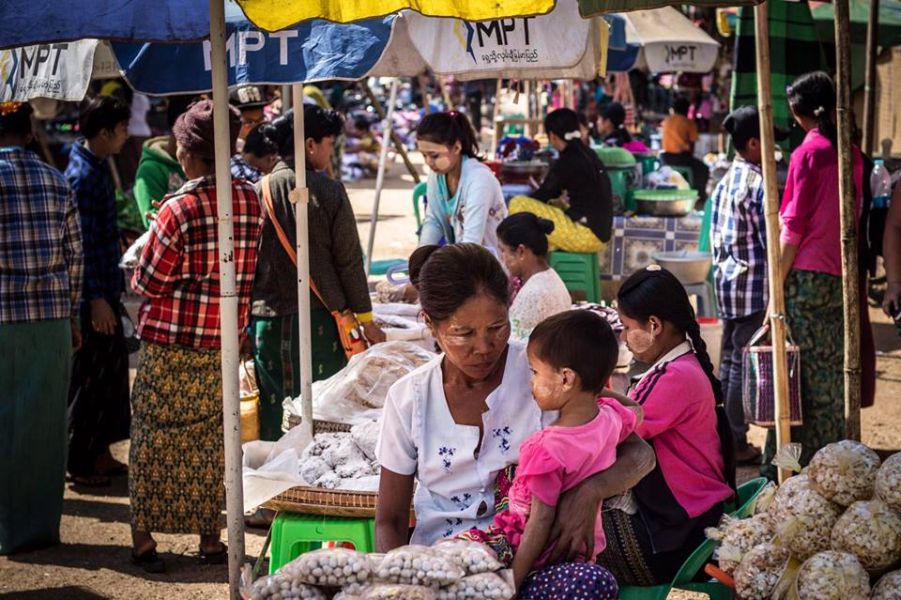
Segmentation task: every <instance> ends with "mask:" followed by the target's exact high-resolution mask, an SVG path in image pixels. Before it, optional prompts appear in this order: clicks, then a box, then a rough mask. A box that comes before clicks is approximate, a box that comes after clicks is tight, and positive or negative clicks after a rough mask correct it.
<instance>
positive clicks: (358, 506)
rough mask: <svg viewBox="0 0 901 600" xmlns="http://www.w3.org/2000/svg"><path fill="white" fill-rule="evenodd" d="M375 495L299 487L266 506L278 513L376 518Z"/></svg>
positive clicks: (280, 495) (374, 493)
mask: <svg viewBox="0 0 901 600" xmlns="http://www.w3.org/2000/svg"><path fill="white" fill-rule="evenodd" d="M378 497H379V495H378V493H376V492H354V491H349V490H324V489H321V488H312V487H304V486H298V487H293V488H291V489H289V490H287V491H285V492H282V493H281V494H279V495H278V496H276V497H275V498H272V499H271V500H269V501H268V502H266V504H265V505H264V506H265V507H266V508H270V509H273V510H278V511H287V512H294V513H302V514H305V515H322V516H326V517H356V518H368V519H372V518H375V505H376V502H377V501H378Z"/></svg>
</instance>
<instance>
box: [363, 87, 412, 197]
mask: <svg viewBox="0 0 901 600" xmlns="http://www.w3.org/2000/svg"><path fill="white" fill-rule="evenodd" d="M360 83H361V84H362V87H363V92H364V93H365V94H366V97H367V98H369V101H370V102H371V103H372V106H373V108H375V112H376V114H378V116H379V118H380V119H382V120H385V109H384V108H382V104H381V103H380V102H379V100H378V98H376V97H375V93H374V92H373V91H372V88H371V87H369V84H368V83H366V80H365V79H364V80H363V81H361V82H360ZM391 141H392V142H394V147H395V148H397V153H398V154H400V157H401V159H403V161H404V165H406V167H407V171H409V172H410V175H412V176H413V181H415V182H416V183H419V182H420V181H422V178H421V177H420V176H419V171H417V170H416V167H415V166H413V162H412V161H411V160H410V155H409V153H408V152H407V149H406V148H405V147H404V143H403V141H402V140H401V139H400V137H399V136H398V135H397V132H396V131H394V129H391Z"/></svg>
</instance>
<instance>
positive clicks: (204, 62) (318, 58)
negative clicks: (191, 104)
mask: <svg viewBox="0 0 901 600" xmlns="http://www.w3.org/2000/svg"><path fill="white" fill-rule="evenodd" d="M394 19H395V17H394V16H393V15H391V16H387V17H383V18H375V19H366V20H364V21H358V22H356V23H348V24H337V23H332V22H329V21H324V20H321V19H315V20H312V21H305V22H303V23H300V24H298V25H296V26H294V27H292V28H290V29H285V30H282V31H276V32H266V31H262V30H260V29H259V28H258V27H257V26H255V25H253V24H252V23H251V22H250V21H248V20H247V19H246V18H245V17H244V14H243V13H242V12H241V10H240V9H239V8H238V6H237V5H236V4H233V3H231V2H228V3H226V5H225V23H226V52H227V56H228V69H227V72H228V85H229V86H230V87H232V86H237V85H245V84H256V85H264V84H276V85H282V84H293V83H298V82H308V83H309V82H315V81H324V80H329V79H344V80H357V79H360V78H362V77H364V76H365V75H366V74H367V73H368V72H369V70H370V69H371V68H372V67H373V66H374V65H375V64H376V62H377V61H378V60H379V58H380V57H381V56H382V53H383V52H384V51H385V48H386V46H387V45H388V41H389V40H390V38H391V30H392V25H393V23H394ZM113 51H114V52H115V54H116V58H117V59H118V61H119V66H120V67H121V69H122V72H123V75H124V76H125V78H126V79H127V80H128V82H129V83H130V84H131V85H132V87H134V89H136V90H138V91H140V92H143V93H145V94H151V95H164V94H183V93H200V92H206V91H209V90H210V89H211V88H212V78H211V61H210V43H209V42H208V41H198V42H194V43H181V44H159V43H148V44H135V43H115V44H113Z"/></svg>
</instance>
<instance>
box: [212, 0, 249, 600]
mask: <svg viewBox="0 0 901 600" xmlns="http://www.w3.org/2000/svg"><path fill="white" fill-rule="evenodd" d="M210 46H211V51H210V57H211V62H212V72H213V73H212V74H213V128H214V129H213V131H214V136H215V138H214V139H215V146H216V147H215V159H216V209H217V217H218V225H219V231H218V245H219V310H220V317H219V326H220V335H221V340H222V343H221V346H222V424H223V431H224V436H225V440H224V441H225V494H226V512H227V516H228V589H229V596H230V597H231V598H232V599H233V600H236V599H237V598H239V597H240V596H239V594H238V587H239V584H240V580H241V566H242V564H243V563H244V488H243V480H242V475H241V398H240V395H239V393H240V392H239V386H238V362H239V344H238V293H237V278H236V275H235V260H234V259H235V238H234V225H233V222H232V188H231V173H230V172H229V159H230V158H231V134H230V127H229V106H228V74H227V73H226V62H225V60H226V55H225V5H224V3H223V0H210Z"/></svg>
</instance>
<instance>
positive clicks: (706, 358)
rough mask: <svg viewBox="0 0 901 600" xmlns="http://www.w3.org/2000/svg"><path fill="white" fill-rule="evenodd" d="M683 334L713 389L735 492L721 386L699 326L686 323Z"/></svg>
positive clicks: (732, 449)
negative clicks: (689, 341)
mask: <svg viewBox="0 0 901 600" xmlns="http://www.w3.org/2000/svg"><path fill="white" fill-rule="evenodd" d="M687 325H688V327H686V330H685V333H686V334H687V335H688V338H689V339H690V340H691V345H692V347H694V351H695V356H696V357H697V359H698V362H699V363H700V364H701V368H702V369H704V373H705V374H706V375H707V379H709V380H710V386H711V387H712V388H713V397H714V398H715V399H716V407H715V408H716V432H717V434H718V435H719V438H720V450H721V451H722V453H723V469H724V475H725V477H726V483H727V484H729V487H731V488H732V490H733V491H735V469H736V462H735V439H734V438H733V436H732V428H731V427H730V426H729V419H728V417H727V416H726V407H725V406H724V404H723V401H724V399H723V385H722V383H720V380H719V379H718V378H717V376H716V374H715V373H714V372H713V362H712V361H711V360H710V355H709V354H708V353H707V344H706V343H705V342H704V338H703V337H701V326H700V325H698V321H697V320H696V319H694V318H692V319H691V322H690V323H687Z"/></svg>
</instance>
